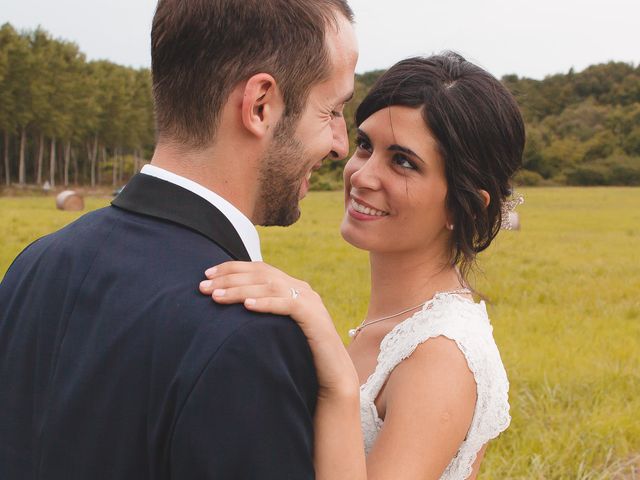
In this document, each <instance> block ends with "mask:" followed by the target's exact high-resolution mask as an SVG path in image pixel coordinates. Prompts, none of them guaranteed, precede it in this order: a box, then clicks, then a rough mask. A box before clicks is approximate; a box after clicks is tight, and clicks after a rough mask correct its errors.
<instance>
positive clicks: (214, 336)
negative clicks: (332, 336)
mask: <svg viewBox="0 0 640 480" xmlns="http://www.w3.org/2000/svg"><path fill="white" fill-rule="evenodd" d="M351 20H352V13H351V10H350V9H349V7H348V6H347V4H346V2H345V1H344V0H259V1H258V0H160V2H159V4H158V7H157V11H156V14H155V18H154V21H153V29H152V64H153V66H152V73H153V91H154V97H155V103H156V114H157V130H158V143H157V148H156V151H155V153H154V156H153V160H152V162H151V165H148V166H146V167H145V168H144V169H143V170H142V173H141V174H138V175H136V176H135V177H134V178H133V179H132V180H131V182H130V183H129V184H128V185H127V186H126V188H125V189H124V191H123V192H122V193H121V195H120V196H119V197H117V198H116V199H115V200H114V201H113V204H112V206H110V207H107V208H105V209H102V210H99V211H97V212H93V213H89V214H87V215H85V216H84V217H82V218H81V219H80V220H78V221H77V222H75V223H73V224H71V225H69V226H68V227H66V228H64V229H62V230H60V231H58V232H56V233H54V234H52V235H49V236H47V237H44V238H42V239H40V240H38V241H36V242H34V243H33V244H32V245H30V246H29V247H28V248H27V249H26V250H24V251H23V252H22V253H21V254H20V255H19V256H18V258H17V259H16V260H15V261H14V263H13V265H12V266H11V268H10V269H9V271H8V272H7V274H6V276H5V278H4V280H3V282H2V284H1V285H0V479H2V480H19V479H20V480H21V479H24V478H33V479H60V480H63V479H64V480H73V479H83V480H86V479H91V480H96V479H114V480H115V479H118V480H120V479H136V480H141V479H179V480H188V479H207V478H211V479H296V480H298V479H311V478H313V476H314V472H313V458H312V455H313V432H312V422H313V414H314V405H315V399H316V394H317V392H316V390H317V388H316V381H315V373H314V369H313V364H312V358H311V355H310V351H309V348H308V346H307V343H306V340H305V338H304V336H303V334H302V332H301V331H300V330H299V328H298V327H297V326H296V325H295V324H294V323H293V322H292V321H291V320H290V319H288V318H284V317H278V316H269V315H258V314H254V313H250V312H248V311H246V310H245V309H244V308H243V307H242V306H221V305H217V304H216V303H214V302H212V301H211V299H210V298H208V297H205V296H202V295H201V294H200V293H199V292H198V284H199V282H200V280H202V278H203V272H204V270H205V269H206V268H207V267H208V266H210V265H213V264H217V263H221V262H225V261H228V260H230V259H237V260H246V261H249V260H260V259H261V254H260V242H259V238H258V234H257V231H256V229H255V227H254V225H289V224H291V223H293V222H295V221H296V220H297V218H298V216H299V215H300V211H299V208H298V201H299V200H300V199H301V198H302V197H303V196H304V195H305V194H306V192H307V190H308V187H309V177H310V175H311V173H312V172H313V171H314V170H315V169H317V168H319V167H320V165H321V163H322V160H323V159H324V158H325V157H332V158H342V157H344V156H346V154H347V150H348V145H347V133H346V128H345V123H344V120H343V118H342V115H341V112H342V108H343V106H344V103H345V102H347V101H348V100H349V99H350V97H351V96H352V91H353V81H354V78H353V77H354V68H355V62H356V57H357V47H356V44H355V38H354V33H353V29H352V26H351Z"/></svg>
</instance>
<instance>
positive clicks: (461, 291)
mask: <svg viewBox="0 0 640 480" xmlns="http://www.w3.org/2000/svg"><path fill="white" fill-rule="evenodd" d="M467 293H471V290H469V289H468V288H461V289H459V290H450V291H448V292H436V294H435V295H434V296H433V297H431V298H430V299H428V300H425V301H424V302H421V303H419V304H418V305H416V306H415V307H411V308H407V309H406V310H402V311H401V312H398V313H394V314H393V315H387V316H386V317H382V318H376V319H375V320H369V321H368V322H367V321H364V320H363V321H362V323H361V324H360V325H359V326H357V327H356V328H352V329H351V330H349V337H351V338H355V337H356V335H358V334H359V333H360V331H361V330H362V329H364V328H366V327H368V326H369V325H373V324H374V323H378V322H382V321H383V320H389V319H390V318H393V317H397V316H398V315H402V314H403V313H408V312H410V311H411V310H415V309H416V308H419V307H422V306H424V305H426V304H427V302H430V301H431V300H433V299H434V298H436V297H437V296H438V295H464V294H467Z"/></svg>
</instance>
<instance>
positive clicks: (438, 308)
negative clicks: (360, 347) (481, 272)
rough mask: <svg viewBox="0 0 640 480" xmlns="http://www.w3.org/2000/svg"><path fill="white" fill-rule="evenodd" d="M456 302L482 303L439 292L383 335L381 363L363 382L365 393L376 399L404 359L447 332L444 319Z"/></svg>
mask: <svg viewBox="0 0 640 480" xmlns="http://www.w3.org/2000/svg"><path fill="white" fill-rule="evenodd" d="M454 302H455V306H456V307H457V306H458V304H459V305H460V306H461V307H463V308H469V306H471V307H477V306H478V305H477V304H475V303H473V302H472V301H469V300H467V299H465V298H463V297H461V296H459V295H456V294H451V293H439V294H436V295H435V296H434V298H433V299H432V300H431V301H429V302H427V303H425V305H424V306H423V308H422V309H421V310H420V311H418V312H416V313H415V314H414V315H412V316H411V317H409V318H408V319H406V320H404V321H402V322H400V323H399V324H398V325H396V326H395V327H394V328H393V329H392V330H391V331H390V332H389V333H388V334H387V335H386V336H385V337H384V338H383V339H382V342H381V343H380V353H379V354H378V363H377V365H376V368H375V370H374V372H373V373H372V374H371V376H370V377H369V379H368V380H367V382H366V384H365V385H364V386H363V391H364V393H366V394H367V395H368V396H369V397H370V398H372V399H375V398H376V397H377V396H378V393H379V392H380V389H381V388H382V386H383V385H384V383H385V382H386V381H387V378H388V377H389V375H390V374H391V372H392V371H393V369H394V368H395V367H396V366H397V365H398V364H399V363H400V362H402V361H403V360H404V359H406V358H408V357H409V356H411V354H412V353H413V351H414V350H415V349H416V348H417V346H418V345H420V344H421V343H424V342H425V341H426V340H428V339H429V338H433V337H436V336H439V335H442V334H443V333H442V326H443V319H444V318H445V317H447V310H448V307H449V306H450V305H452V304H453V303H454Z"/></svg>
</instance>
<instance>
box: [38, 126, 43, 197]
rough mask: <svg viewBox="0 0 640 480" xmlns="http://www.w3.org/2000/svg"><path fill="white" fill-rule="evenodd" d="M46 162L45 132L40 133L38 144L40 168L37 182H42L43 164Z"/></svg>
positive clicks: (39, 183)
mask: <svg viewBox="0 0 640 480" xmlns="http://www.w3.org/2000/svg"><path fill="white" fill-rule="evenodd" d="M43 163H44V133H41V134H40V143H39V144H38V170H37V173H36V184H37V185H41V184H42V164H43Z"/></svg>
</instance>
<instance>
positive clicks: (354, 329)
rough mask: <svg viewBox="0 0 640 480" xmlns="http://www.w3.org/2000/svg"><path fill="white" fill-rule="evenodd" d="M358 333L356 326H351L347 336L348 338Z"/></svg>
mask: <svg viewBox="0 0 640 480" xmlns="http://www.w3.org/2000/svg"><path fill="white" fill-rule="evenodd" d="M357 334H358V330H357V329H356V328H352V329H351V330H349V337H350V338H355V336H356V335H357Z"/></svg>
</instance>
